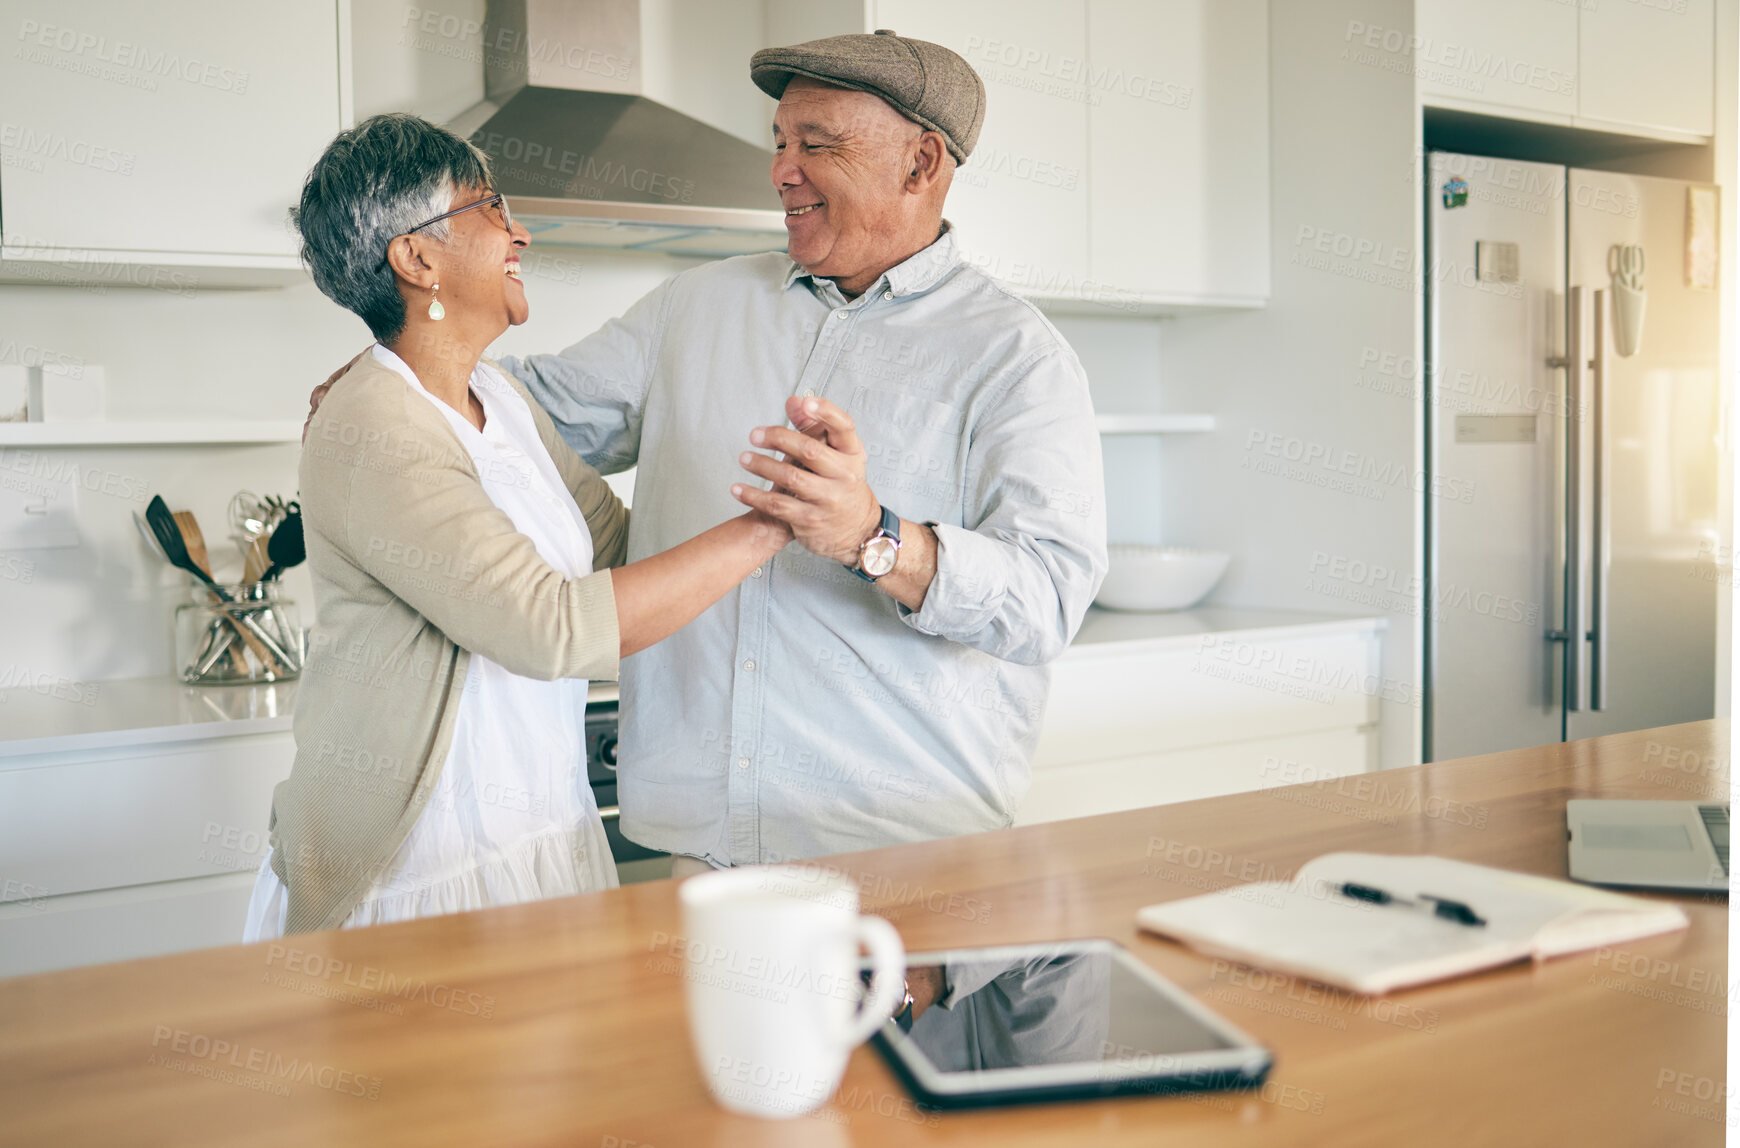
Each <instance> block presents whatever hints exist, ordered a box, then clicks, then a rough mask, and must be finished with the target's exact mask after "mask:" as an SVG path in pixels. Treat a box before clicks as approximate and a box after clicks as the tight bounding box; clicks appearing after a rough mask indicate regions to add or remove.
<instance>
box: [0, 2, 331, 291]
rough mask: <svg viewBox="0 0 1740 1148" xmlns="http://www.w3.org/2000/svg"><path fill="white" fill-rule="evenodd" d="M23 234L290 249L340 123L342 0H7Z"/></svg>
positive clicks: (129, 246) (4, 96)
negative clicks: (164, 0)
mask: <svg viewBox="0 0 1740 1148" xmlns="http://www.w3.org/2000/svg"><path fill="white" fill-rule="evenodd" d="M0 13H3V14H4V26H5V27H6V28H7V29H8V30H9V32H10V33H12V34H13V35H12V41H11V47H10V49H8V52H7V60H6V66H5V67H4V68H0V106H3V107H5V109H6V116H5V119H6V123H5V125H4V129H3V131H4V135H3V136H0V152H3V158H4V167H3V168H0V213H3V221H4V226H5V240H6V243H7V244H8V245H9V246H23V247H73V248H90V249H96V250H105V251H175V252H206V253H217V254H223V255H239V256H247V255H259V254H265V255H276V256H283V255H292V254H294V253H295V250H296V245H295V240H294V237H293V236H292V234H291V231H290V228H289V225H288V223H287V221H286V218H285V213H286V211H287V209H288V208H289V207H290V205H291V204H292V203H294V202H295V200H296V197H297V195H298V193H299V192H300V191H301V185H302V179H303V177H304V176H305V175H306V174H307V172H308V168H309V165H310V164H311V163H312V162H313V161H314V159H315V157H316V156H318V155H319V153H320V150H321V149H322V148H323V147H325V145H326V144H327V143H328V142H329V141H330V140H331V138H332V136H333V134H334V133H335V132H336V131H337V130H338V128H339V126H340V125H339V106H338V95H339V91H338V6H337V4H336V3H334V2H332V0H327V2H324V3H322V2H319V0H309V2H305V3H298V4H262V3H257V2H247V3H242V2H237V0H177V2H176V3H175V4H173V5H170V6H168V7H165V6H164V5H159V4H140V3H136V2H133V0H0Z"/></svg>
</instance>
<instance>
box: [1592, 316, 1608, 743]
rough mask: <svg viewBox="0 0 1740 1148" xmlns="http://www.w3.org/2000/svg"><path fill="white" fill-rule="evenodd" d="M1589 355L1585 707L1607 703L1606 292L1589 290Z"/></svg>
mask: <svg viewBox="0 0 1740 1148" xmlns="http://www.w3.org/2000/svg"><path fill="white" fill-rule="evenodd" d="M1594 336H1595V337H1594V345H1595V355H1594V357H1593V358H1591V359H1590V360H1589V377H1590V379H1591V380H1592V381H1593V383H1594V394H1593V395H1592V396H1591V397H1590V407H1591V409H1590V413H1589V418H1590V447H1591V449H1592V450H1593V451H1594V455H1593V457H1591V458H1590V460H1589V463H1590V467H1591V481H1590V483H1589V522H1590V527H1589V529H1590V532H1591V535H1592V536H1591V538H1590V540H1589V708H1590V709H1591V710H1594V711H1596V712H1600V711H1601V710H1605V709H1606V708H1607V598H1608V594H1607V582H1608V575H1609V573H1610V571H1609V565H1610V563H1611V555H1610V554H1609V553H1608V537H1609V535H1610V534H1611V531H1610V530H1609V529H1608V520H1607V512H1608V491H1607V463H1608V458H1607V292H1605V291H1596V292H1595V331H1594Z"/></svg>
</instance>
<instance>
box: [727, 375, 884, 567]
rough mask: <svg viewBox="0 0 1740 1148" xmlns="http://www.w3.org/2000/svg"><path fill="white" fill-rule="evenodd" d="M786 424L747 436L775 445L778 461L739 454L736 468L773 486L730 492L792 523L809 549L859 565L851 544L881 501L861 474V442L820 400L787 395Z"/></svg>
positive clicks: (868, 530)
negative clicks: (767, 488)
mask: <svg viewBox="0 0 1740 1148" xmlns="http://www.w3.org/2000/svg"><path fill="white" fill-rule="evenodd" d="M786 414H787V416H788V417H789V418H790V419H791V422H792V426H793V427H796V428H798V429H796V430H793V429H791V427H756V428H755V430H753V431H751V432H750V435H749V441H750V442H751V443H752V444H754V445H755V446H759V447H766V448H768V449H770V450H777V451H779V452H781V453H782V454H783V455H784V456H785V457H784V459H783V460H782V459H777V458H770V457H768V456H767V455H764V454H757V453H755V452H754V451H745V452H744V453H743V457H742V459H741V461H742V463H743V469H745V470H747V471H749V473H751V474H754V475H757V476H759V477H761V478H765V479H768V480H769V481H771V482H772V483H773V485H774V489H773V490H757V489H756V488H754V487H752V486H748V485H746V484H739V485H734V486H732V488H731V494H732V497H734V498H736V499H737V500H738V501H739V502H742V503H743V504H744V505H746V506H749V507H752V508H754V509H756V510H759V511H762V512H763V513H765V514H767V515H769V516H770V517H773V518H777V519H779V520H780V521H782V522H785V523H787V524H788V525H789V526H790V527H791V531H792V536H793V537H794V538H796V539H797V541H798V542H799V543H800V544H801V545H802V546H803V547H804V549H806V550H808V551H810V552H811V553H812V554H815V555H817V556H818V557H822V558H831V559H833V560H834V561H835V562H838V563H840V564H841V565H844V566H853V565H856V564H857V562H858V549H859V547H861V546H862V545H863V544H864V542H865V541H866V540H867V539H868V538H869V537H870V536H871V535H872V534H874V533H876V527H877V525H878V524H879V523H880V522H881V519H882V515H881V506H880V504H879V503H878V502H877V501H876V495H875V494H874V493H873V492H872V491H871V489H870V484H869V483H868V482H866V481H865V479H864V463H865V456H864V444H863V442H861V441H860V440H859V438H858V432H857V430H856V429H855V428H854V427H853V424H852V419H851V417H850V416H848V415H847V414H846V412H845V411H842V410H841V409H840V408H839V407H837V406H835V405H834V404H833V403H831V402H829V401H828V400H827V399H800V398H791V399H787V400H786Z"/></svg>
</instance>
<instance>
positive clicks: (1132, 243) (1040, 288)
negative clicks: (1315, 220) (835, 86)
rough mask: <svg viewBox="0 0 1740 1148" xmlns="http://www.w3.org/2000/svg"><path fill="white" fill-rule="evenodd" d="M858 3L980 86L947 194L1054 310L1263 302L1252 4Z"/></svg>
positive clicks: (1262, 15)
mask: <svg viewBox="0 0 1740 1148" xmlns="http://www.w3.org/2000/svg"><path fill="white" fill-rule="evenodd" d="M870 14H871V17H872V18H871V20H870V21H869V23H870V25H871V26H872V27H873V28H892V29H894V30H895V31H897V32H899V33H900V34H901V35H904V36H912V37H915V38H918V39H923V40H931V41H934V42H935V43H939V44H942V45H944V46H945V47H948V48H951V49H953V50H954V51H956V52H959V53H960V54H961V55H962V56H963V57H964V58H965V59H966V60H967V62H968V63H970V64H971V65H972V66H973V67H974V68H975V69H977V70H978V72H979V75H980V77H981V78H982V79H983V80H984V82H985V92H986V102H987V107H986V113H985V124H984V127H983V129H982V131H981V134H980V137H979V144H978V147H977V148H976V149H975V150H974V153H973V155H972V158H970V159H969V160H968V161H967V163H966V164H965V165H963V166H962V167H961V168H960V170H959V171H958V172H957V173H956V175H955V182H954V186H953V188H952V189H951V191H950V192H949V206H948V212H949V216H950V218H951V219H953V220H954V221H955V222H956V223H958V224H959V225H960V228H961V243H962V246H963V248H964V249H965V251H966V252H967V254H968V256H969V257H970V258H971V259H972V260H973V262H975V263H976V264H978V265H979V266H981V267H983V268H984V269H985V270H986V271H988V272H990V273H991V274H992V275H995V276H996V277H998V278H1000V279H1002V280H1004V281H1006V282H1008V283H1009V284H1010V285H1012V286H1013V287H1015V288H1017V289H1018V290H1020V291H1022V292H1023V293H1024V294H1027V295H1030V296H1033V297H1035V298H1038V299H1042V300H1050V301H1054V302H1056V303H1057V304H1058V305H1059V308H1060V309H1065V310H1072V309H1073V310H1082V311H1087V312H1090V313H1105V312H1106V311H1107V310H1110V311H1112V312H1117V311H1127V312H1152V311H1164V310H1170V309H1172V308H1175V307H1177V308H1188V307H1192V306H1255V305H1260V304H1261V303H1262V302H1263V301H1264V300H1265V299H1266V298H1267V296H1268V292H1269V241H1268V236H1269V208H1268V204H1269V179H1268V158H1269V135H1268V123H1269V119H1268V6H1267V4H1266V3H1265V2H1264V0H1163V2H1151V3H1143V4H1131V3H1125V2H1121V0H1021V2H1019V3H1006V2H1005V3H998V2H994V0H962V2H958V3H947V4H938V3H934V2H931V0H873V3H872V5H871V13H870ZM840 30H841V31H845V30H847V29H844V28H842V29H840Z"/></svg>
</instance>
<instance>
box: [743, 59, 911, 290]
mask: <svg viewBox="0 0 1740 1148" xmlns="http://www.w3.org/2000/svg"><path fill="white" fill-rule="evenodd" d="M921 134H922V129H921V128H920V127H919V126H918V125H917V124H915V123H913V122H911V121H910V120H908V119H906V117H904V116H902V115H901V114H900V113H899V112H897V111H895V110H894V109H893V108H891V107H889V106H888V104H886V103H884V102H883V101H882V100H881V99H880V98H878V97H876V96H873V95H871V94H870V93H868V92H854V91H848V90H847V89H844V88H836V87H834V86H833V85H831V84H824V83H820V82H819V81H816V80H812V79H809V78H808V77H806V76H794V77H792V81H791V84H790V85H789V86H788V87H787V88H786V89H785V94H784V96H782V97H781V98H780V101H779V109H778V110H777V111H776V112H775V113H774V117H773V172H772V174H773V186H774V189H775V190H777V191H778V192H779V198H780V202H781V203H782V204H784V205H785V212H786V215H785V229H786V235H787V236H788V238H789V244H788V248H787V249H788V250H789V251H790V253H791V257H792V259H793V261H795V262H796V263H797V264H798V265H799V266H801V267H802V268H803V269H804V270H805V271H808V272H810V273H811V274H813V275H820V276H824V277H826V278H829V279H841V280H852V279H856V278H859V277H862V276H865V275H870V276H871V277H874V275H878V274H881V272H882V271H884V270H886V269H887V268H888V267H890V266H892V265H893V264H894V263H896V262H898V261H899V260H900V259H902V258H905V256H906V255H908V254H910V252H908V251H907V250H905V247H904V245H905V244H906V241H907V233H908V231H909V230H910V229H911V219H910V218H909V216H910V214H911V213H912V212H914V211H915V210H918V208H919V204H918V203H917V199H918V197H916V196H913V195H909V194H907V191H906V180H907V176H908V173H909V169H910V168H911V166H912V155H913V153H914V148H915V145H916V143H917V140H918V138H919V136H920V135H921Z"/></svg>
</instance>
